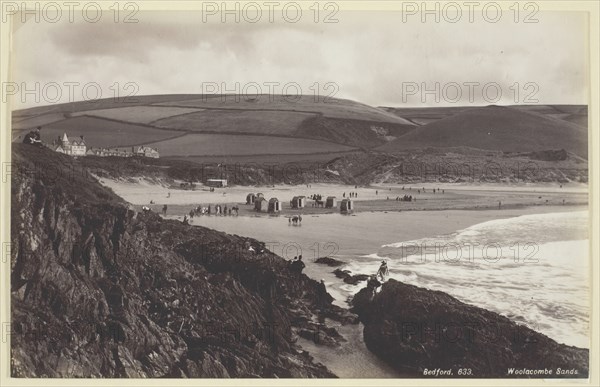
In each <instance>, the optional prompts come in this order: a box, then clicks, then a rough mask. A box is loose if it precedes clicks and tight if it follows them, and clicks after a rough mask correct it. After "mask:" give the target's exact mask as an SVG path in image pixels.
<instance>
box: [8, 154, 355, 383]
mask: <svg viewBox="0 0 600 387" xmlns="http://www.w3.org/2000/svg"><path fill="white" fill-rule="evenodd" d="M13 163H14V165H15V166H16V168H14V170H13V174H12V176H11V178H12V184H11V189H12V211H11V244H12V246H13V248H12V249H11V266H10V268H11V281H10V282H11V375H12V377H18V378H23V377H86V378H89V377H105V378H113V377H135V378H148V377H154V378H156V377H172V378H183V377H194V378H199V377H208V378H217V377H219V378H222V377H223V378H224V377H238V378H249V377H252V378H254V377H269V378H275V377H304V378H308V377H334V376H335V375H333V374H332V373H331V372H330V371H329V370H328V369H327V368H326V367H325V366H323V365H322V364H316V363H315V362H314V361H313V359H312V357H311V356H310V355H309V354H308V353H307V352H306V351H303V350H301V349H300V348H299V347H298V346H297V345H296V344H295V342H296V340H297V339H298V336H302V337H306V338H308V339H313V340H315V341H318V342H319V343H320V344H324V345H338V344H339V343H340V342H341V340H342V339H341V337H340V336H339V334H338V332H337V331H336V330H335V329H334V328H331V327H328V326H326V325H325V324H324V323H320V322H317V321H324V319H325V317H330V318H333V319H337V320H338V321H340V322H342V321H343V322H352V321H353V320H354V319H355V317H354V316H352V315H349V314H348V312H347V311H344V310H341V309H340V308H338V307H336V306H333V305H331V300H330V298H329V297H327V298H325V297H324V295H323V293H322V292H320V288H319V285H318V283H317V282H316V281H313V280H311V279H309V278H308V277H306V276H305V275H304V274H299V273H295V272H292V271H290V265H289V264H288V262H287V261H285V260H284V259H283V258H281V257H279V256H276V255H274V254H271V253H270V252H268V251H267V250H266V249H265V246H264V244H263V243H261V242H258V241H256V240H253V239H250V238H243V237H239V236H234V235H228V234H225V233H222V232H218V231H214V230H210V229H207V228H204V227H191V226H187V225H184V224H182V223H181V222H178V221H174V220H164V219H162V218H161V217H160V216H158V215H157V214H155V213H152V212H148V213H136V212H135V211H133V210H131V209H130V208H129V207H128V205H127V204H126V203H124V202H123V200H121V199H120V198H119V197H117V196H116V195H115V194H114V193H112V191H110V190H108V189H106V188H104V187H102V186H101V185H100V184H99V183H98V182H97V181H96V180H95V179H94V178H93V177H92V176H91V175H90V174H89V173H87V168H85V167H84V166H82V165H81V164H80V163H79V161H78V160H74V159H72V158H70V157H68V156H65V155H61V154H58V153H55V152H52V151H50V150H48V149H44V148H37V147H32V146H28V145H21V144H15V145H14V146H13ZM32 171H35V173H32ZM250 247H252V248H253V249H254V250H255V251H257V252H258V253H253V252H252V251H251V250H250V249H249V248H250Z"/></svg>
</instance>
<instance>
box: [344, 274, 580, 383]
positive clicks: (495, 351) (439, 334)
mask: <svg viewBox="0 0 600 387" xmlns="http://www.w3.org/2000/svg"><path fill="white" fill-rule="evenodd" d="M352 302H353V305H354V306H353V310H354V311H355V312H356V313H358V315H359V318H360V320H361V321H362V322H363V324H364V325H365V328H364V339H365V343H366V345H367V347H368V348H369V349H370V350H371V351H372V352H374V353H375V354H377V355H378V356H379V357H380V358H382V359H384V360H385V361H386V362H388V363H389V364H391V365H392V366H393V367H395V368H396V369H398V370H401V371H402V372H404V373H406V374H408V375H414V376H415V377H417V376H420V377H423V376H427V371H431V370H435V369H437V368H439V369H440V370H451V371H452V374H451V375H443V376H446V377H469V376H470V377H479V378H481V377H543V378H553V377H567V378H587V376H588V367H589V365H588V364H589V357H588V356H589V354H588V350H587V349H581V348H576V347H571V346H567V345H563V344H558V343H557V342H556V341H554V340H552V339H550V338H549V337H547V336H545V335H543V334H541V333H538V332H535V331H533V330H531V329H529V328H527V327H525V326H522V325H518V324H516V323H514V322H512V321H511V320H509V319H508V318H506V317H503V316H501V315H499V314H497V313H494V312H490V311H487V310H485V309H482V308H478V307H475V306H471V305H467V304H465V303H463V302H461V301H459V300H457V299H456V298H454V297H451V296H450V295H448V294H446V293H443V292H439V291H431V290H427V289H423V288H419V287H416V286H412V285H407V284H404V283H401V282H397V281H395V280H389V281H387V282H386V283H385V284H384V285H383V287H382V289H381V291H380V292H379V293H376V292H373V290H372V289H370V288H364V289H361V290H360V291H359V292H358V293H357V294H356V295H355V296H354V298H353V301H352ZM511 369H512V371H511ZM547 370H549V371H551V372H552V373H551V374H548V373H547ZM434 372H435V371H434ZM432 376H442V375H439V374H438V375H432Z"/></svg>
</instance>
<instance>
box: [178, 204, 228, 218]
mask: <svg viewBox="0 0 600 387" xmlns="http://www.w3.org/2000/svg"><path fill="white" fill-rule="evenodd" d="M239 210H240V208H239V207H238V206H232V207H227V204H225V205H223V206H221V205H220V204H217V205H215V209H214V212H215V215H221V216H228V215H236V216H237V215H239ZM212 212H213V207H212V206H211V205H210V204H209V205H208V207H202V205H198V206H196V207H195V208H192V209H191V210H190V212H189V216H190V219H191V218H193V217H194V216H199V215H211V214H212Z"/></svg>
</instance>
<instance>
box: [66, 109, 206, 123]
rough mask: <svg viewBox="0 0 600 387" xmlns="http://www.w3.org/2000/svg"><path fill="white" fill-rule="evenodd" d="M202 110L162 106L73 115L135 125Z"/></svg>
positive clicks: (103, 110) (74, 115)
mask: <svg viewBox="0 0 600 387" xmlns="http://www.w3.org/2000/svg"><path fill="white" fill-rule="evenodd" d="M199 110H200V109H193V108H178V107H162V106H128V107H121V108H112V109H98V110H84V111H80V112H76V113H73V114H72V115H73V117H78V116H83V115H89V116H94V117H100V118H108V119H111V120H117V121H127V122H132V123H135V124H149V123H151V122H152V121H156V120H160V119H162V118H167V117H171V116H178V115H180V114H187V113H193V112H197V111H199Z"/></svg>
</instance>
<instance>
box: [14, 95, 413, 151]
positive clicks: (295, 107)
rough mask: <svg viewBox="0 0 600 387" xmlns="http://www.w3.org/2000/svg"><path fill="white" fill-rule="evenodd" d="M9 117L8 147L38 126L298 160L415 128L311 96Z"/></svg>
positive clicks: (68, 107) (115, 140) (133, 104)
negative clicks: (9, 136)
mask: <svg viewBox="0 0 600 387" xmlns="http://www.w3.org/2000/svg"><path fill="white" fill-rule="evenodd" d="M12 119H13V126H12V132H13V135H12V139H13V141H15V142H20V141H22V138H23V135H24V134H25V133H26V132H27V131H28V130H30V129H31V128H33V127H35V126H38V125H41V126H43V130H42V140H43V141H45V142H52V140H54V139H55V138H57V137H58V136H59V135H62V133H64V132H67V133H68V135H69V136H70V137H73V138H77V137H79V136H85V139H86V143H87V145H88V146H90V147H96V148H97V147H124V146H134V145H142V144H144V145H145V144H150V145H151V146H153V147H156V148H158V150H159V152H160V153H161V154H162V155H163V156H174V157H185V156H199V157H207V156H208V157H210V156H217V157H222V156H233V157H235V156H244V157H248V156H260V157H262V156H264V155H283V156H286V155H298V156H302V155H305V157H301V158H302V159H303V160H304V159H306V160H309V159H311V158H312V157H313V156H314V157H316V158H318V159H319V160H322V159H323V154H327V153H336V152H338V153H339V152H347V151H351V150H353V149H356V148H373V147H376V146H379V145H382V144H385V143H386V142H389V141H391V140H393V139H394V138H396V137H397V136H399V135H401V134H404V133H406V132H407V131H408V130H411V129H413V128H415V125H414V124H412V123H410V122H409V121H406V120H404V119H402V118H401V117H398V116H397V115H394V114H391V113H389V112H386V111H384V110H382V109H378V108H374V107H371V106H368V105H365V104H361V103H358V102H354V101H349V100H341V99H335V98H328V99H323V98H320V99H317V100H315V98H314V97H312V96H303V97H301V98H299V99H298V98H291V97H290V98H288V97H286V96H266V95H262V96H258V97H252V98H237V99H236V97H235V96H231V95H229V96H225V97H222V96H214V95H211V96H205V97H203V96H202V95H157V96H140V97H131V98H122V99H104V100H98V101H91V102H76V103H68V104H59V105H52V106H42V107H38V108H31V109H25V110H21V111H16V112H13V115H12ZM199 133H202V135H197V134H199ZM224 134H226V135H227V136H223V135H224ZM182 136H184V137H182ZM236 136H238V137H236ZM257 136H261V138H257ZM178 137H182V138H180V139H177V138H178Z"/></svg>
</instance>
